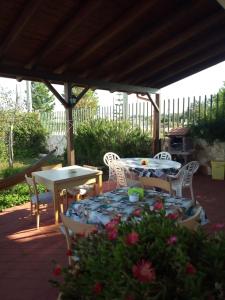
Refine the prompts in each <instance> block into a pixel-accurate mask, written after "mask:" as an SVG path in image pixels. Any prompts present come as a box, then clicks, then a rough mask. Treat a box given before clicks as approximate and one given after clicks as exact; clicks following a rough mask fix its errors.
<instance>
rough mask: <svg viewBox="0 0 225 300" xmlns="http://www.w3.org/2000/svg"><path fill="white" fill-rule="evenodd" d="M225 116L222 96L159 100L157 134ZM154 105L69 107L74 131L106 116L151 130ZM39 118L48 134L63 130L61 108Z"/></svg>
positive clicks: (162, 134) (224, 100) (224, 97)
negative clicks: (82, 125)
mask: <svg viewBox="0 0 225 300" xmlns="http://www.w3.org/2000/svg"><path fill="white" fill-rule="evenodd" d="M218 117H225V95H223V96H221V95H220V94H217V95H211V96H209V97H207V96H204V97H198V98H197V97H192V98H191V97H186V98H185V97H184V98H177V99H167V100H162V99H161V101H160V119H161V122H160V134H161V136H165V135H166V134H167V133H168V132H169V131H170V130H171V129H172V128H175V127H184V126H189V125H191V124H195V123H196V122H197V121H198V120H199V119H203V120H204V119H209V120H212V119H214V118H218ZM153 118H154V108H153V106H152V104H151V103H150V102H145V101H141V100H140V101H138V102H136V103H131V104H128V105H127V106H124V105H123V104H119V105H118V104H117V105H114V106H107V107H104V106H101V107H98V108H97V109H91V108H79V109H74V110H73V120H74V131H76V128H77V127H78V126H79V124H80V123H82V122H84V121H87V120H90V119H106V120H112V121H115V122H119V121H122V120H126V121H128V122H130V124H131V127H132V128H137V127H138V128H140V129H141V130H142V131H149V132H150V134H151V135H152V132H153ZM40 120H41V122H42V124H43V126H44V127H45V128H46V129H47V130H48V132H49V133H50V134H65V133H66V116H65V112H64V111H58V112H51V113H41V114H40Z"/></svg>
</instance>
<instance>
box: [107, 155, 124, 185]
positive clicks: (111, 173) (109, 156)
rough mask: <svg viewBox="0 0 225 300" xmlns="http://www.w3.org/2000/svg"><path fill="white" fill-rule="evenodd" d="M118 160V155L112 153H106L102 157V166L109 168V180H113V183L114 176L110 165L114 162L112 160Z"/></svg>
mask: <svg viewBox="0 0 225 300" xmlns="http://www.w3.org/2000/svg"><path fill="white" fill-rule="evenodd" d="M118 159H120V157H119V155H118V154H116V153H114V152H107V153H106V154H105V155H104V156H103V161H104V164H105V165H106V166H107V167H109V180H114V181H115V177H116V174H115V172H114V170H113V169H112V168H111V166H110V165H111V163H112V162H113V161H114V160H118Z"/></svg>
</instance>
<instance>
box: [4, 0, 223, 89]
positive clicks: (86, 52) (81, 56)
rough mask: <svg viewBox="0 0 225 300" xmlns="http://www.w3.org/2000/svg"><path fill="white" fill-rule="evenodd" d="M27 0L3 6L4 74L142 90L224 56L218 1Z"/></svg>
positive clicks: (220, 8)
mask: <svg viewBox="0 0 225 300" xmlns="http://www.w3.org/2000/svg"><path fill="white" fill-rule="evenodd" d="M33 1H34V0H29V2H28V0H14V1H2V3H1V10H0V36H1V42H2V44H1V43H0V55H1V53H2V60H0V75H2V76H5V77H13V78H19V79H21V78H24V79H29V80H30V79H31V80H36V81H43V80H47V81H51V82H52V83H53V82H54V83H61V84H62V83H64V82H66V81H70V82H74V83H75V84H76V85H77V86H83V87H89V86H90V88H102V89H108V90H110V91H116V90H118V91H126V92H128V93H132V92H136V93H137V92H139V93H146V92H152V91H153V92H154V91H155V90H154V89H153V90H152V89H150V88H148V87H149V86H151V87H158V88H159V87H162V85H163V84H169V83H173V82H174V81H175V80H179V79H182V78H183V77H184V76H185V75H186V76H188V75H191V74H193V71H194V70H198V71H199V70H200V68H202V69H203V68H205V67H207V66H211V65H213V64H214V63H216V62H218V61H219V60H220V61H221V60H222V59H225V49H224V47H223V45H222V43H224V41H225V31H222V29H223V28H224V25H225V10H224V9H223V8H222V6H221V5H220V4H219V3H218V2H217V1H205V0H198V1H194V0H191V1H185V0H182V1H180V0H170V1H164V0H158V1H156V0H153V1H145V0H141V1H139V2H137V1H135V0H123V1H116V2H115V1H114V2H111V1H109V2H107V1H103V0H96V1H93V0H86V1H80V0H64V1H63V4H62V2H61V1H60V0H55V1H54V2H52V0H45V2H44V3H43V6H41V7H40V8H39V9H38V8H35V7H34V6H36V5H37V7H38V4H37V3H38V2H39V1H40V3H41V0H35V1H34V2H33ZM42 1H43V0H42ZM9 2H10V3H9ZM24 3H28V4H27V5H28V6H27V7H28V8H29V6H31V7H30V9H28V8H27V7H26V8H25V9H23V5H24ZM32 3H33V5H32ZM153 3H155V4H153ZM62 5H63V8H62ZM135 8H136V11H137V14H136V11H135ZM35 9H36V11H35ZM26 10H27V11H28V10H29V14H26V13H24V11H26ZM145 10H146V11H145ZM20 12H21V16H20V17H19V18H18V19H17V17H16V16H17V15H19V13H20ZM22 12H23V13H22ZM31 12H32V13H31ZM34 12H35V14H34ZM31 15H32V17H31ZM38 16H40V18H38ZM32 18H33V19H32ZM13 19H14V20H15V22H14V23H15V25H14V24H12V21H13ZM115 20H117V21H115ZM118 20H119V21H118ZM25 25H26V26H25ZM16 27H17V28H16ZM4 38H5V40H4ZM1 51H2V52H1ZM221 51H223V52H221ZM74 54H76V56H74ZM71 58H72V59H71ZM66 63H69V64H67V65H66ZM57 66H58V67H59V66H61V67H63V68H62V69H61V72H62V71H63V72H62V73H54V71H55V69H56V68H57ZM67 67H68V69H67Z"/></svg>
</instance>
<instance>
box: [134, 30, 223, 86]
mask: <svg viewBox="0 0 225 300" xmlns="http://www.w3.org/2000/svg"><path fill="white" fill-rule="evenodd" d="M206 37H207V34H206ZM223 38H224V32H223V31H222V30H221V32H218V34H215V35H214V36H213V37H212V38H210V39H207V38H205V40H204V39H201V38H199V40H200V41H201V42H198V40H197V39H196V40H197V41H196V43H195V46H194V47H193V44H191V45H186V46H185V47H184V49H183V50H182V51H180V50H179V51H177V52H176V53H175V54H172V55H170V59H168V57H164V58H161V59H159V60H157V61H156V62H155V63H151V64H149V69H150V70H151V72H150V74H146V73H145V72H143V70H142V69H141V70H140V72H139V73H138V74H137V73H135V76H134V77H133V78H134V79H133V80H132V81H131V82H132V83H133V84H135V85H138V84H140V83H141V82H146V81H149V82H151V80H154V77H155V76H156V77H157V74H158V73H159V72H160V71H163V70H166V68H168V67H170V66H171V65H174V64H175V63H178V62H179V61H182V60H183V59H186V58H188V57H189V56H192V55H195V54H197V53H198V52H200V51H201V52H202V53H204V52H205V50H206V49H207V48H209V47H210V46H211V48H212V47H214V44H215V43H216V42H219V41H221V40H222V39H223ZM146 67H147V66H146V65H145V68H146Z"/></svg>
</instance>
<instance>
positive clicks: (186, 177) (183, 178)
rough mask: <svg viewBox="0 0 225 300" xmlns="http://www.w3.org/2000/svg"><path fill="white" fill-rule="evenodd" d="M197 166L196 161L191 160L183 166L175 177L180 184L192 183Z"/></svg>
mask: <svg viewBox="0 0 225 300" xmlns="http://www.w3.org/2000/svg"><path fill="white" fill-rule="evenodd" d="M198 168H199V162H198V161H191V162H189V163H187V164H186V165H185V166H183V167H182V168H181V169H180V171H179V172H178V174H177V178H178V180H179V182H180V184H181V185H182V186H189V185H191V184H192V178H193V175H194V173H195V172H196V171H197V170H198Z"/></svg>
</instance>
